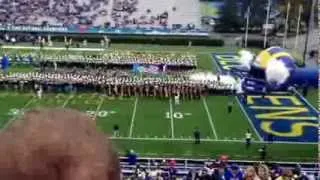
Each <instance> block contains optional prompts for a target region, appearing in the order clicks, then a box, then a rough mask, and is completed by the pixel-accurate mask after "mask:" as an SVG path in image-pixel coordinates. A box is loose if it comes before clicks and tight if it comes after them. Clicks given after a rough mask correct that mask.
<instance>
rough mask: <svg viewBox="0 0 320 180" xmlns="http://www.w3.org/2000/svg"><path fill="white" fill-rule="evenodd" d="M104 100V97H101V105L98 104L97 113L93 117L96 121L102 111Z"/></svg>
mask: <svg viewBox="0 0 320 180" xmlns="http://www.w3.org/2000/svg"><path fill="white" fill-rule="evenodd" d="M104 99H105V98H104V97H100V102H99V104H98V106H97V109H96V112H95V113H94V117H93V119H94V120H96V119H97V115H98V112H99V111H100V109H101V106H102V104H103V102H104Z"/></svg>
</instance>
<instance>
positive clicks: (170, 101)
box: [169, 98, 174, 138]
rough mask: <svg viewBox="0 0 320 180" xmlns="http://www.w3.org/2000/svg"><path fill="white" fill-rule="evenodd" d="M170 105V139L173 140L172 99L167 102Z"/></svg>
mask: <svg viewBox="0 0 320 180" xmlns="http://www.w3.org/2000/svg"><path fill="white" fill-rule="evenodd" d="M169 103H170V119H171V138H174V123H173V107H172V99H171V98H170V100H169Z"/></svg>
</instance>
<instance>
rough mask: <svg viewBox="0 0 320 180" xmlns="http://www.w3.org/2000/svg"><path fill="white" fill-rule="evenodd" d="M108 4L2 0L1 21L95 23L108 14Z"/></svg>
mask: <svg viewBox="0 0 320 180" xmlns="http://www.w3.org/2000/svg"><path fill="white" fill-rule="evenodd" d="M108 4H109V0H89V1H80V0H73V1H65V0H15V1H12V0H0V23H10V24H37V25H42V24H43V23H44V22H48V23H49V24H51V25H67V24H94V23H95V22H96V21H97V20H98V18H99V17H106V16H107V14H108V12H107V10H106V6H107V5H108ZM109 13H110V12H109Z"/></svg>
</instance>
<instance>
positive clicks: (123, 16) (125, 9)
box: [112, 0, 169, 27]
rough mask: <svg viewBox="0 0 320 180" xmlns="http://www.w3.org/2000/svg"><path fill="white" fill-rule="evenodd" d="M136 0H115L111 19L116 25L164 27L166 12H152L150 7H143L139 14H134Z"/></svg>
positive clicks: (165, 24)
mask: <svg viewBox="0 0 320 180" xmlns="http://www.w3.org/2000/svg"><path fill="white" fill-rule="evenodd" d="M138 3H139V1H138V0H115V1H114V4H113V11H112V19H113V21H114V23H115V26H116V27H126V26H134V27H137V26H139V27H144V26H145V25H149V26H152V27H166V26H167V25H168V18H169V14H168V12H162V13H160V14H154V12H152V10H151V9H145V12H144V13H143V14H142V15H141V16H134V15H133V14H134V13H135V12H137V11H138V7H137V5H138Z"/></svg>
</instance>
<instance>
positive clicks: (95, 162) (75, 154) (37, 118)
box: [0, 109, 120, 180]
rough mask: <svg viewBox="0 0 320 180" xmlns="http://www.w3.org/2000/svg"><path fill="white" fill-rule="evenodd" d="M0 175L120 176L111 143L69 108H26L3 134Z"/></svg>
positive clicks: (56, 179) (52, 179)
mask: <svg viewBox="0 0 320 180" xmlns="http://www.w3.org/2000/svg"><path fill="white" fill-rule="evenodd" d="M0 179H1V180H120V166H119V161H118V157H117V154H116V153H115V152H114V150H113V148H112V146H111V142H109V141H107V140H106V137H105V135H104V134H102V133H100V132H97V130H96V126H95V123H94V121H92V119H90V118H89V117H88V116H86V115H85V114H83V113H80V112H78V111H74V110H66V109H42V110H33V111H29V112H26V113H25V115H24V116H23V117H22V118H21V119H19V120H16V121H15V122H14V123H13V124H12V125H11V126H10V127H9V128H8V129H7V130H5V132H1V133H0Z"/></svg>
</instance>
